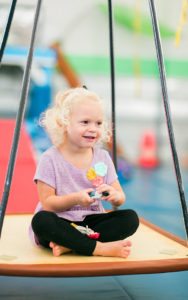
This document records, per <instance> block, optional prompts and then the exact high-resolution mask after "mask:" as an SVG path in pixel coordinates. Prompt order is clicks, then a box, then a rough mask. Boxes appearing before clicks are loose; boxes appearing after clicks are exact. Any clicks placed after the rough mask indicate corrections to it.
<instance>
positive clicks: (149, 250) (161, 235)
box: [0, 0, 188, 277]
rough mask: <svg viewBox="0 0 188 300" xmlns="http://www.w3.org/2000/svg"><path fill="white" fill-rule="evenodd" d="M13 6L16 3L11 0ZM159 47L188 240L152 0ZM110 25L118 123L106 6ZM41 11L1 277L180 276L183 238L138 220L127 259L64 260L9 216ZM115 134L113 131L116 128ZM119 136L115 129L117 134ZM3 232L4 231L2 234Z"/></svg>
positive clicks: (2, 223)
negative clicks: (38, 243)
mask: <svg viewBox="0 0 188 300" xmlns="http://www.w3.org/2000/svg"><path fill="white" fill-rule="evenodd" d="M13 2H14V1H13ZM149 4H150V10H151V16H152V24H153V31H154V37H155V45H156V50H157V57H158V64H159V71H160V79H161V87H162V94H163V100H164V106H165V112H166V119H167V125H168V131H169V137H170V143H171V148H172V154H173V161H174V165H175V172H176V177H177V182H178V187H179V193H180V199H181V204H182V210H183V216H184V221H185V228H186V234H187V235H188V218H187V216H188V214H187V207H186V202H185V196H184V191H183V188H182V180H181V172H180V168H179V162H178V157H177V152H176V148H175V141H174V135H173V127H172V123H171V117H170V113H169V104H168V93H167V87H166V77H165V69H164V63H163V56H162V49H161V44H160V35H159V29H158V24H157V18H156V13H155V6H154V1H153V0H149ZM108 8H109V26H110V62H111V63H110V64H111V83H112V90H111V92H112V119H113V124H115V85H114V57H113V30H112V29H113V26H112V4H111V1H110V0H109V1H108ZM40 9H41V0H38V2H37V7H36V13H35V19H34V25H33V31H32V36H31V43H30V47H29V52H28V57H27V62H26V68H25V72H24V76H23V87H22V94H21V100H20V105H19V109H18V114H17V119H16V126H15V132H14V137H13V143H12V149H11V154H10V159H9V163H8V171H7V176H6V180H5V187H4V193H3V197H2V201H1V204H0V232H1V231H2V234H1V240H0V275H11V276H12V275H15V276H45V277H47V276H50V277H52V276H53V277H78V276H79V277H86V276H111V275H124V274H146V273H162V272H176V271H183V270H188V248H187V241H184V240H182V239H180V238H179V237H177V236H174V235H172V234H170V233H168V232H165V231H164V230H162V229H161V228H159V227H157V226H155V225H153V224H151V223H149V222H147V221H146V220H143V219H141V220H140V223H141V224H140V226H139V229H138V230H137V232H136V233H135V234H134V235H133V236H132V237H131V238H130V240H132V242H133V249H132V253H131V255H130V256H129V257H128V258H127V259H123V258H114V257H112V258H111V257H85V256H80V255H75V254H70V253H69V254H64V255H62V256H60V257H54V256H52V254H51V252H50V251H48V250H47V249H41V248H39V247H35V246H32V244H31V242H30V241H29V237H28V227H29V224H30V221H31V218H32V216H31V215H24V214H22V215H20V214H16V215H6V216H5V211H6V206H7V201H8V197H9V191H10V186H11V180H12V175H13V171H14V163H15V158H16V152H17V147H18V142H19V134H20V129H21V124H22V120H23V116H24V109H25V103H26V98H27V94H28V87H29V79H30V69H31V63H32V56H33V55H32V53H33V47H34V46H33V45H34V40H35V34H36V28H37V23H38V18H39V12H40ZM114 129H115V126H114ZM114 131H115V130H114ZM115 156H116V149H115V132H114V141H113V157H114V162H115V164H116V161H115V160H116V157H115ZM2 228H3V230H2Z"/></svg>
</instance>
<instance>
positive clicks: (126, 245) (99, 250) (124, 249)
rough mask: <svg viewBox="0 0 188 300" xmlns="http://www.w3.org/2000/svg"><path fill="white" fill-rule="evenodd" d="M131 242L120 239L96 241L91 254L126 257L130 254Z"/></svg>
mask: <svg viewBox="0 0 188 300" xmlns="http://www.w3.org/2000/svg"><path fill="white" fill-rule="evenodd" d="M130 248H131V242H130V241H129V240H120V241H115V242H107V243H101V242H97V244H96V247H95V250H94V252H93V255H95V256H96V255H100V256H113V257H123V258H126V257H127V256H128V255H129V254H130Z"/></svg>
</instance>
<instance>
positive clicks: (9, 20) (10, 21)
mask: <svg viewBox="0 0 188 300" xmlns="http://www.w3.org/2000/svg"><path fill="white" fill-rule="evenodd" d="M16 2H17V0H12V4H11V7H10V12H9V16H8V19H7V24H6V27H5V31H4V35H3V39H2V42H1V49H0V64H1V61H2V58H3V54H4V50H5V47H6V43H7V39H8V36H9V31H10V27H11V24H12V19H13V16H14V11H15V7H16Z"/></svg>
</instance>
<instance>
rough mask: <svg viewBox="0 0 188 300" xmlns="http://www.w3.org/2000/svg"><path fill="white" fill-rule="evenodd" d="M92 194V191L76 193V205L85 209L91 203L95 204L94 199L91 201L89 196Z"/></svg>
mask: <svg viewBox="0 0 188 300" xmlns="http://www.w3.org/2000/svg"><path fill="white" fill-rule="evenodd" d="M90 192H93V189H86V190H81V191H80V192H78V193H77V195H78V203H77V204H78V205H81V206H84V207H87V206H89V205H91V204H92V203H93V202H95V199H92V198H91V197H90V196H89V193H90Z"/></svg>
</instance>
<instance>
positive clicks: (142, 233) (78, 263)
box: [0, 215, 188, 277]
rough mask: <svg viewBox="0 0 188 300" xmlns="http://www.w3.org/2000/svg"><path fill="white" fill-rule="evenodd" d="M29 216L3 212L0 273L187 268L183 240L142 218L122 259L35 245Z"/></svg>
mask: <svg viewBox="0 0 188 300" xmlns="http://www.w3.org/2000/svg"><path fill="white" fill-rule="evenodd" d="M31 217H32V215H7V216H5V220H4V226H3V231H2V238H1V240H0V275H11V276H37V277H39V276H43V277H88V276H111V275H125V274H147V273H162V272H176V271H183V270H188V247H187V245H186V242H185V241H183V240H181V239H180V238H178V237H176V236H174V235H172V234H169V233H167V232H165V231H164V230H162V229H161V228H159V227H157V226H155V225H153V224H151V223H149V222H147V221H145V220H143V219H142V220H141V222H140V226H139V229H138V230H137V232H136V233H135V234H134V235H133V236H132V237H130V240H131V241H132V243H133V246H132V252H131V254H130V256H129V257H128V258H127V259H123V258H114V257H96V256H95V257H94V256H92V257H87V256H81V255H77V254H73V253H71V254H70V253H69V254H64V255H61V256H60V257H54V256H53V255H52V252H51V250H48V249H44V248H40V247H36V246H34V245H32V243H31V241H30V240H29V236H28V227H29V224H30V221H31Z"/></svg>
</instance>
